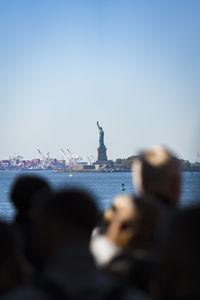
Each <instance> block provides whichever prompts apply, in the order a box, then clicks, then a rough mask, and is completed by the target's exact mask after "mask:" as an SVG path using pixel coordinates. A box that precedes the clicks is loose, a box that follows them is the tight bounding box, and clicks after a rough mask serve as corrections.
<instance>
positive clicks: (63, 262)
mask: <svg viewBox="0 0 200 300" xmlns="http://www.w3.org/2000/svg"><path fill="white" fill-rule="evenodd" d="M97 218H98V211H97V208H96V205H95V204H94V199H93V197H92V196H91V195H90V194H88V193H87V192H86V191H83V190H79V189H74V188H73V189H67V190H63V191H58V192H56V193H54V194H53V195H51V196H50V197H49V199H48V200H47V201H46V202H45V203H44V206H43V209H42V211H41V215H40V218H39V219H38V223H37V237H38V239H37V246H38V248H39V250H40V254H41V257H42V258H43V261H44V267H43V270H42V272H41V274H40V276H39V277H38V280H37V281H36V282H35V283H33V284H32V285H29V286H26V287H24V288H21V289H18V290H16V291H15V292H13V293H10V294H8V295H7V296H6V297H5V298H4V300H6V299H7V300H8V299H15V300H16V299H29V300H31V299H46V300H47V299H61V300H62V299H116V300H117V299H130V297H132V298H133V295H134V296H135V298H134V299H147V297H146V296H144V295H143V294H142V293H140V292H138V291H136V290H134V293H133V291H132V290H130V289H128V288H127V290H126V289H124V288H122V287H121V285H119V283H118V282H115V281H114V280H113V279H111V278H109V277H107V276H106V275H105V274H103V273H101V272H99V271H98V270H97V269H96V266H95V263H94V259H93V256H92V254H91V253H90V251H89V241H90V238H91V234H92V231H93V229H94V227H95V226H96V224H97ZM132 298H131V299H132Z"/></svg>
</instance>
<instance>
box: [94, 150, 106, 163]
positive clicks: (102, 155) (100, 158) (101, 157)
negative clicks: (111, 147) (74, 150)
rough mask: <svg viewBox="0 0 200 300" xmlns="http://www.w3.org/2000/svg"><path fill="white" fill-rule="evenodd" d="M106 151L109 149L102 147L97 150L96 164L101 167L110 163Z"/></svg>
mask: <svg viewBox="0 0 200 300" xmlns="http://www.w3.org/2000/svg"><path fill="white" fill-rule="evenodd" d="M106 150H107V149H106V147H105V146H101V147H99V148H97V160H96V162H95V164H99V165H101V164H107V163H108V159H107V154H106Z"/></svg>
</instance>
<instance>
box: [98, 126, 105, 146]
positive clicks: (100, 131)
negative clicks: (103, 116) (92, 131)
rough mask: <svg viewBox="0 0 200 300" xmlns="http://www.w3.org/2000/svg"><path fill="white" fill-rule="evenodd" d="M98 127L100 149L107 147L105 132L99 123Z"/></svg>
mask: <svg viewBox="0 0 200 300" xmlns="http://www.w3.org/2000/svg"><path fill="white" fill-rule="evenodd" d="M97 126H98V129H99V147H100V148H101V147H105V145H104V132H103V128H102V127H101V126H99V122H98V121H97Z"/></svg>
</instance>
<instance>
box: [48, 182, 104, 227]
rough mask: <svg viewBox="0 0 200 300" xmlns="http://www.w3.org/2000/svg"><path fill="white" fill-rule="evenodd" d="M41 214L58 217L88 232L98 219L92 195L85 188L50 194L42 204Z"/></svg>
mask: <svg viewBox="0 0 200 300" xmlns="http://www.w3.org/2000/svg"><path fill="white" fill-rule="evenodd" d="M43 214H45V215H47V216H54V217H56V218H59V219H61V220H62V221H64V222H66V223H67V224H69V225H72V226H73V227H74V228H78V229H81V230H83V231H85V232H90V233H91V232H92V230H93V228H94V227H95V226H96V225H97V221H98V211H97V208H96V205H95V203H94V199H93V197H92V196H91V195H90V194H89V193H87V192H86V191H85V190H81V189H75V188H70V189H65V190H62V191H59V192H56V193H54V194H52V195H51V196H50V198H49V199H48V201H46V203H45V204H44V206H43Z"/></svg>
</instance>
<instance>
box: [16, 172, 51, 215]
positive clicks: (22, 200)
mask: <svg viewBox="0 0 200 300" xmlns="http://www.w3.org/2000/svg"><path fill="white" fill-rule="evenodd" d="M41 190H50V186H49V184H48V183H47V182H46V181H45V180H44V179H42V178H40V177H37V176H32V175H26V176H20V177H19V178H17V180H16V181H15V183H14V185H13V187H12V190H11V201H12V202H13V204H14V205H15V207H16V208H17V209H18V210H19V211H25V210H28V209H29V208H30V207H31V205H32V198H33V196H34V195H35V194H36V193H38V192H39V191H41Z"/></svg>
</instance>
